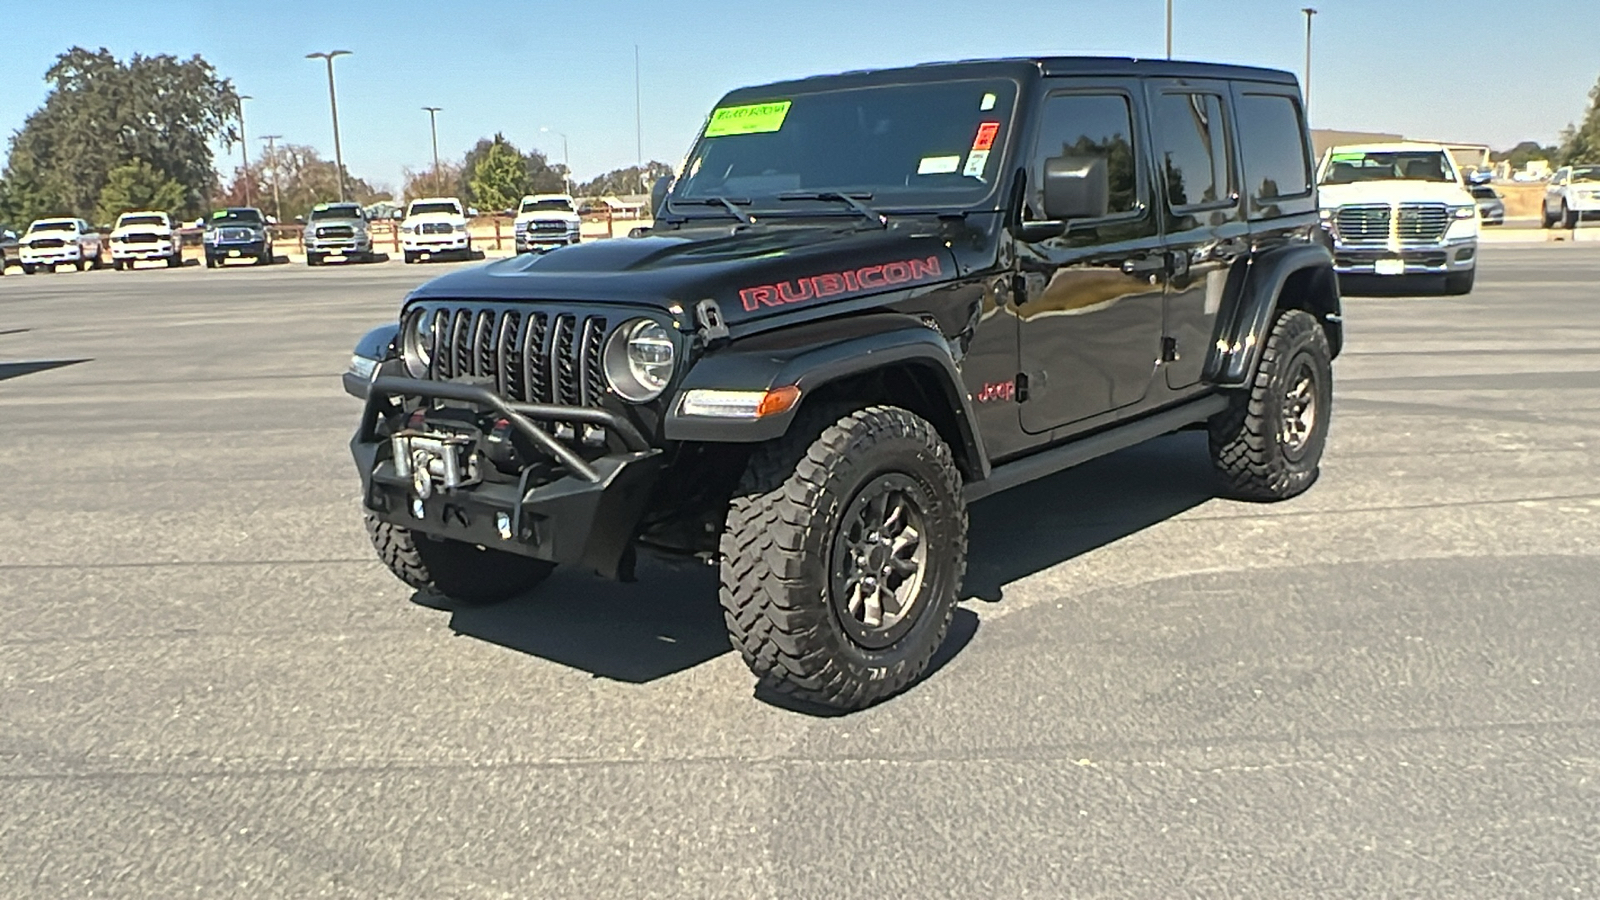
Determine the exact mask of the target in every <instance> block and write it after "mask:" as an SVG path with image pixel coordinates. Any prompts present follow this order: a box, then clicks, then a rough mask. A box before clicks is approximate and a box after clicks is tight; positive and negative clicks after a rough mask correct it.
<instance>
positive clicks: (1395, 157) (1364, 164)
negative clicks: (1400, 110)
mask: <svg viewBox="0 0 1600 900" xmlns="http://www.w3.org/2000/svg"><path fill="white" fill-rule="evenodd" d="M1455 180H1456V177H1455V169H1454V167H1452V166H1451V165H1450V158H1449V156H1447V155H1446V154H1445V153H1444V151H1442V150H1401V151H1395V152H1371V153H1362V152H1354V153H1341V152H1335V153H1334V154H1333V157H1332V159H1330V160H1329V164H1328V170H1327V171H1326V172H1324V173H1322V183H1323V184H1355V183H1356V182H1358V181H1442V182H1453V181H1455Z"/></svg>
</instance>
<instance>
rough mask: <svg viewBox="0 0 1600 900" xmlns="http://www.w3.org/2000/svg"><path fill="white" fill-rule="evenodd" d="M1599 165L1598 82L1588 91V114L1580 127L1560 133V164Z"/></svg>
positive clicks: (1599, 83) (1599, 95)
mask: <svg viewBox="0 0 1600 900" xmlns="http://www.w3.org/2000/svg"><path fill="white" fill-rule="evenodd" d="M1581 163H1600V82H1597V83H1596V84H1595V86H1594V88H1593V89H1591V90H1590V91H1589V112H1588V114H1587V115H1585V116H1584V117H1583V124H1582V125H1568V126H1567V127H1566V128H1565V129H1564V130H1563V131H1562V132H1561V164H1562V165H1565V166H1570V165H1576V164H1581Z"/></svg>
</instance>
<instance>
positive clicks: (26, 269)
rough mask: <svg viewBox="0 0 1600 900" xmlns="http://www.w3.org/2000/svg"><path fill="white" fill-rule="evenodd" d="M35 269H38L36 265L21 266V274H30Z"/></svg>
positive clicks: (35, 270)
mask: <svg viewBox="0 0 1600 900" xmlns="http://www.w3.org/2000/svg"><path fill="white" fill-rule="evenodd" d="M37 271H39V269H38V267H36V266H26V265H25V266H23V267H22V274H24V275H32V274H33V273H34V272H37Z"/></svg>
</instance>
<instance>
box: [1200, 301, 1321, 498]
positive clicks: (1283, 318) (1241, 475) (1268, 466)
mask: <svg viewBox="0 0 1600 900" xmlns="http://www.w3.org/2000/svg"><path fill="white" fill-rule="evenodd" d="M1301 341H1309V342H1311V343H1312V344H1313V346H1315V347H1317V348H1319V350H1320V353H1321V355H1322V358H1323V359H1328V358H1329V357H1331V355H1332V354H1331V352H1330V350H1329V347H1328V336H1327V334H1326V333H1325V332H1324V331H1323V330H1322V326H1321V325H1320V324H1318V322H1317V320H1316V319H1315V318H1314V317H1312V315H1311V314H1310V313H1307V312H1304V311H1302V310H1297V309H1290V310H1285V311H1283V312H1282V313H1281V314H1280V315H1279V316H1278V319H1277V321H1276V322H1274V323H1273V326H1272V332H1271V334H1270V335H1269V336H1268V338H1267V344H1266V347H1265V348H1263V350H1262V354H1261V363H1260V365H1259V366H1257V367H1256V375H1255V380H1254V381H1253V382H1251V386H1250V391H1249V393H1248V394H1245V393H1241V394H1240V395H1239V396H1237V397H1236V398H1235V399H1234V402H1233V403H1231V404H1230V405H1229V406H1228V408H1227V409H1226V410H1224V411H1223V412H1221V413H1218V414H1217V416H1216V417H1215V418H1213V419H1212V420H1211V423H1210V429H1209V431H1210V444H1211V460H1212V463H1213V465H1214V466H1215V468H1216V470H1217V472H1218V474H1220V475H1221V476H1222V479H1223V481H1224V482H1225V483H1226V484H1227V486H1228V488H1229V490H1230V491H1231V492H1232V493H1233V495H1234V496H1236V497H1238V498H1240V499H1245V500H1284V499H1288V498H1289V497H1292V496H1294V495H1296V494H1298V493H1300V492H1302V491H1304V490H1305V489H1306V488H1307V487H1310V483H1311V481H1314V480H1315V478H1314V477H1313V478H1311V479H1308V480H1306V481H1305V482H1304V483H1303V484H1295V483H1293V482H1294V479H1293V478H1292V476H1291V472H1290V470H1289V469H1290V467H1289V463H1288V460H1287V459H1286V458H1285V457H1284V455H1283V454H1282V453H1281V452H1278V448H1277V441H1278V436H1277V435H1276V434H1275V433H1274V432H1273V423H1272V421H1271V416H1270V415H1269V410H1270V406H1269V404H1271V403H1272V402H1273V401H1272V397H1271V394H1272V391H1273V390H1274V385H1273V380H1274V377H1275V375H1276V374H1277V371H1278V369H1279V367H1281V366H1283V365H1286V364H1287V363H1288V360H1289V357H1290V355H1291V354H1292V353H1293V348H1294V347H1296V346H1298V345H1299V344H1300V343H1301ZM1324 414H1326V413H1324Z"/></svg>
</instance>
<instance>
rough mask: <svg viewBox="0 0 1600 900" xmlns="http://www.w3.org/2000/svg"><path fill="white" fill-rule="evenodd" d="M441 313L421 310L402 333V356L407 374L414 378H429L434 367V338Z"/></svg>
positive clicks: (409, 321) (408, 322) (413, 316)
mask: <svg viewBox="0 0 1600 900" xmlns="http://www.w3.org/2000/svg"><path fill="white" fill-rule="evenodd" d="M441 315H442V314H441V313H438V312H428V311H419V312H417V313H415V314H413V315H412V316H411V318H410V319H408V320H407V321H406V325H405V328H404V329H402V330H401V333H400V356H401V358H403V359H404V360H405V363H406V374H408V375H410V376H411V377H412V378H427V377H428V371H429V370H430V369H431V368H432V367H433V338H434V331H435V330H436V329H437V328H438V325H439V317H440V316H441Z"/></svg>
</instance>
